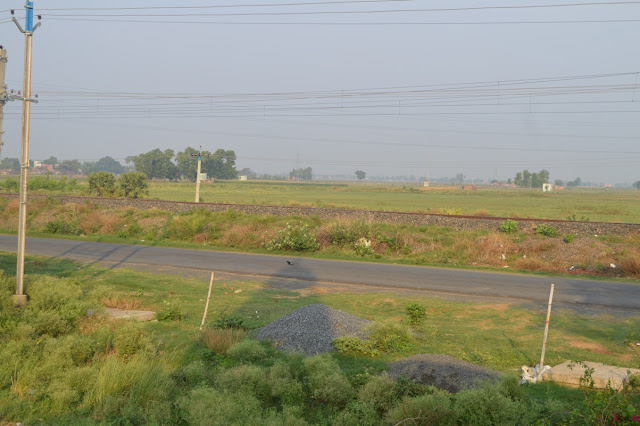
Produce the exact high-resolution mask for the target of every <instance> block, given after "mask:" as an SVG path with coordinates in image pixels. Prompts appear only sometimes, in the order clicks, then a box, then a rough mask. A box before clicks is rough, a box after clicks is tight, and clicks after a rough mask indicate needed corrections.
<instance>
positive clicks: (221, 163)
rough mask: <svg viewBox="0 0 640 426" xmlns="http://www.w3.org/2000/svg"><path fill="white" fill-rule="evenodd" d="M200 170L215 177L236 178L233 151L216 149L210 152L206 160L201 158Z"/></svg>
mask: <svg viewBox="0 0 640 426" xmlns="http://www.w3.org/2000/svg"><path fill="white" fill-rule="evenodd" d="M202 172H203V173H206V174H207V175H208V176H209V177H213V178H216V179H223V180H231V179H237V178H238V171H237V170H236V153H235V151H233V150H227V151H225V150H224V149H216V152H214V153H213V154H211V155H210V156H209V157H208V158H207V160H206V161H204V160H203V162H202Z"/></svg>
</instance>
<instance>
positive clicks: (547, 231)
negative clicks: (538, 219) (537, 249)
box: [534, 223, 558, 238]
mask: <svg viewBox="0 0 640 426" xmlns="http://www.w3.org/2000/svg"><path fill="white" fill-rule="evenodd" d="M534 230H535V231H536V234H539V235H544V236H545V237H551V238H553V237H555V236H556V235H558V230H557V229H556V228H554V227H553V226H550V225H546V224H544V223H540V224H538V225H536V227H535V228H534Z"/></svg>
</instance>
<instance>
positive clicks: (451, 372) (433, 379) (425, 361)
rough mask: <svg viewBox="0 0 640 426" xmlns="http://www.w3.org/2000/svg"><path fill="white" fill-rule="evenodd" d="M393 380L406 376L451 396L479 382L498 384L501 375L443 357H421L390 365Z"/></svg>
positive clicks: (417, 356)
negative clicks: (488, 381)
mask: <svg viewBox="0 0 640 426" xmlns="http://www.w3.org/2000/svg"><path fill="white" fill-rule="evenodd" d="M389 374H390V375H391V377H394V378H396V377H399V376H405V377H408V378H410V379H412V380H414V381H416V382H418V383H422V384H424V385H429V386H435V387H437V388H438V389H443V390H446V391H449V392H451V393H456V392H459V391H461V390H462V389H466V388H470V387H472V386H473V385H474V384H475V383H477V382H478V381H486V380H497V379H498V378H499V377H500V375H501V373H500V372H498V371H494V370H490V369H488V368H484V367H480V366H479V365H475V364H471V363H470V362H465V361H461V360H459V359H456V358H453V357H450V356H449V355H441V354H419V355H414V356H411V357H409V358H404V359H401V360H399V361H396V362H394V363H391V364H390V368H389Z"/></svg>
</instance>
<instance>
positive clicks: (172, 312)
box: [156, 300, 184, 321]
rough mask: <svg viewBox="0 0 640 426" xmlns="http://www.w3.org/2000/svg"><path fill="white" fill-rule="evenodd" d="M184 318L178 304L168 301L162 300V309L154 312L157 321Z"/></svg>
mask: <svg viewBox="0 0 640 426" xmlns="http://www.w3.org/2000/svg"><path fill="white" fill-rule="evenodd" d="M183 318H184V313H183V312H182V310H181V309H180V307H179V306H173V305H171V303H170V302H167V301H166V300H165V301H164V306H163V308H162V310H160V311H158V312H156V319H157V320H158V321H171V320H181V319H183Z"/></svg>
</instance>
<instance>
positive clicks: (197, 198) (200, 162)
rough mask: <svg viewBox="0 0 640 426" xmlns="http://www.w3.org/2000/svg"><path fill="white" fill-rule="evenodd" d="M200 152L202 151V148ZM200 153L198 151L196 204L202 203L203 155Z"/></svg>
mask: <svg viewBox="0 0 640 426" xmlns="http://www.w3.org/2000/svg"><path fill="white" fill-rule="evenodd" d="M200 151H202V148H201V149H200ZM200 151H198V172H197V174H196V203H199V202H200V171H201V170H202V155H201V152H200Z"/></svg>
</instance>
